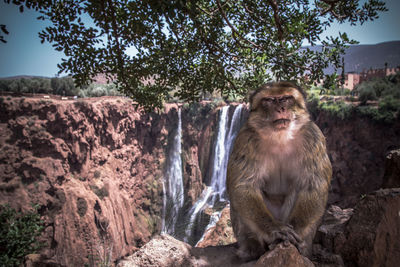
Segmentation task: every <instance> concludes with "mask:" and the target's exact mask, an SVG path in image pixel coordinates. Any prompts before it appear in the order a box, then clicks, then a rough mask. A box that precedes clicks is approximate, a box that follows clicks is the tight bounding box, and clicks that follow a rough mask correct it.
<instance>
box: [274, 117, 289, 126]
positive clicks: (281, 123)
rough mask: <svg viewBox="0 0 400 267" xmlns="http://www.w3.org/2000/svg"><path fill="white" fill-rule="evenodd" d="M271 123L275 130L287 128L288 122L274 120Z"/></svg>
mask: <svg viewBox="0 0 400 267" xmlns="http://www.w3.org/2000/svg"><path fill="white" fill-rule="evenodd" d="M273 123H274V126H275V127H276V128H286V127H288V126H289V123H290V120H289V119H277V120H274V121H273Z"/></svg>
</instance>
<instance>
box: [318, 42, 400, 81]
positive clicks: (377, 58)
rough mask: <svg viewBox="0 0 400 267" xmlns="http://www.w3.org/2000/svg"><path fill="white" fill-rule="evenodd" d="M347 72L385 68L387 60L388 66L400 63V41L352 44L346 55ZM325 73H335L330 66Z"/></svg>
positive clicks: (395, 65)
mask: <svg viewBox="0 0 400 267" xmlns="http://www.w3.org/2000/svg"><path fill="white" fill-rule="evenodd" d="M344 62H345V71H346V72H352V71H353V72H358V73H359V72H362V71H363V70H368V69H370V68H372V69H383V68H384V67H385V62H387V63H388V67H389V68H390V67H397V66H399V65H400V41H393V42H386V43H379V44H375V45H352V46H351V47H349V48H348V49H347V50H346V54H345V56H344ZM325 73H328V74H331V73H333V68H328V69H327V70H326V71H325Z"/></svg>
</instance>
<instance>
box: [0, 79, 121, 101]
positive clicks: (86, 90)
mask: <svg viewBox="0 0 400 267" xmlns="http://www.w3.org/2000/svg"><path fill="white" fill-rule="evenodd" d="M3 91H8V92H13V93H17V94H19V93H31V94H53V95H61V96H79V97H97V96H109V95H111V96H115V95H121V93H120V92H119V91H118V90H117V87H116V85H115V84H112V83H110V84H96V83H91V84H89V85H86V86H82V87H76V86H75V84H74V80H73V78H72V77H62V78H57V77H55V78H40V77H31V78H15V79H0V92H3Z"/></svg>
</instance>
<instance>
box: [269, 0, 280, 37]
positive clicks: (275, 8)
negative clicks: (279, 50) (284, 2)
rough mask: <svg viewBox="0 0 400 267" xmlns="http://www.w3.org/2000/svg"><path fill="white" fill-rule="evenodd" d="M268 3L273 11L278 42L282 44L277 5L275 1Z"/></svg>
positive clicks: (270, 0) (271, 0)
mask: <svg viewBox="0 0 400 267" xmlns="http://www.w3.org/2000/svg"><path fill="white" fill-rule="evenodd" d="M268 3H269V4H270V5H271V7H272V10H273V11H274V20H275V25H276V28H277V29H278V39H279V41H280V42H282V41H284V39H283V28H282V23H281V19H280V17H279V7H278V4H277V3H276V0H269V1H268Z"/></svg>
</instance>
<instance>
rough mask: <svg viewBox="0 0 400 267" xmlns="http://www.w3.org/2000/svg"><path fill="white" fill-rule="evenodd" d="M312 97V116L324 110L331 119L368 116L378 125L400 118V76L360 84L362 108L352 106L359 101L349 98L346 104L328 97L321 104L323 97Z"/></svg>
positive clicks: (358, 89)
mask: <svg viewBox="0 0 400 267" xmlns="http://www.w3.org/2000/svg"><path fill="white" fill-rule="evenodd" d="M312 92H313V93H311V94H310V95H309V98H308V102H309V110H310V112H311V113H312V114H314V115H315V114H316V113H317V112H318V110H324V111H327V112H329V113H330V114H331V115H334V116H337V117H339V118H341V119H346V118H349V117H350V115H351V114H352V113H353V112H357V113H359V114H361V115H363V116H367V117H369V118H371V119H373V120H375V121H379V122H385V123H392V122H394V121H395V120H396V119H398V118H399V114H400V73H397V74H395V75H390V76H387V77H384V78H376V79H372V80H370V81H365V82H363V83H361V84H359V85H358V86H357V87H356V88H355V89H354V93H355V94H358V100H359V101H360V104H359V105H354V104H353V103H352V102H353V101H355V100H356V98H354V97H349V98H347V99H346V100H347V103H346V102H345V101H343V100H342V99H340V100H335V99H334V97H330V96H325V97H324V100H323V101H321V100H320V96H319V95H318V94H317V93H315V92H317V90H315V88H314V89H313V90H312ZM367 101H376V102H377V104H376V105H377V106H374V105H371V104H368V102H367Z"/></svg>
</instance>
